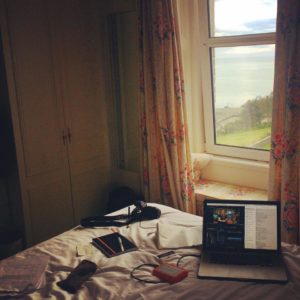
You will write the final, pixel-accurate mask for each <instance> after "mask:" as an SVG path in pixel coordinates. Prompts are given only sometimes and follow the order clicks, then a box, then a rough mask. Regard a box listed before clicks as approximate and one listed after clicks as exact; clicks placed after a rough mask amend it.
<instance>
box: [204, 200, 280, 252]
mask: <svg viewBox="0 0 300 300" xmlns="http://www.w3.org/2000/svg"><path fill="white" fill-rule="evenodd" d="M206 216H207V218H206V233H205V234H206V237H205V238H206V247H207V248H209V249H211V250H244V249H245V250H247V249H262V250H276V249H277V207H276V205H255V204H245V205H242V204H224V205H223V204H220V203H208V204H207V207H206Z"/></svg>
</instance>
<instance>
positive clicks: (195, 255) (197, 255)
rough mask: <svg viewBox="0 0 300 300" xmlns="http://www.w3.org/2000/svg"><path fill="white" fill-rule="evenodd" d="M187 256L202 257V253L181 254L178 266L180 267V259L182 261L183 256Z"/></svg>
mask: <svg viewBox="0 0 300 300" xmlns="http://www.w3.org/2000/svg"><path fill="white" fill-rule="evenodd" d="M187 256H193V257H201V254H183V255H181V256H180V257H179V258H178V260H177V263H176V266H177V267H178V266H179V263H180V261H181V260H182V259H183V258H185V257H187Z"/></svg>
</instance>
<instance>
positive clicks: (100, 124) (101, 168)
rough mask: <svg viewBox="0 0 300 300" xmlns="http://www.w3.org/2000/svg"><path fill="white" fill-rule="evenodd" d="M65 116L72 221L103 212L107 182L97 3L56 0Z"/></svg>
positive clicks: (105, 134) (106, 140)
mask: <svg viewBox="0 0 300 300" xmlns="http://www.w3.org/2000/svg"><path fill="white" fill-rule="evenodd" d="M58 2H59V3H60V10H59V11H58V12H57V14H58V15H59V19H60V20H61V24H60V25H59V24H57V25H59V26H58V27H57V32H58V35H60V38H61V41H60V45H61V46H62V48H63V54H64V56H63V58H62V69H63V70H64V72H63V82H64V89H63V90H64V97H63V98H64V104H65V106H64V107H65V115H66V120H67V121H66V122H67V128H68V134H69V144H68V149H69V162H70V173H71V181H72V194H73V203H74V210H75V220H76V222H79V220H80V219H81V218H82V217H86V216H89V215H97V214H99V213H103V212H104V209H105V206H106V203H105V201H104V200H105V197H104V196H105V192H106V188H107V185H108V184H109V182H110V173H109V171H110V158H109V150H108V135H107V131H108V128H107V125H106V124H107V122H106V103H105V96H104V95H105V93H104V90H105V88H106V87H105V86H104V76H105V74H104V67H103V45H102V43H103V34H102V31H101V30H103V27H104V23H103V24H102V23H101V20H102V21H104V18H102V19H101V17H100V16H99V15H98V13H97V1H94V0H90V1H81V0H73V1H67V0H63V1H61V0H60V1H58Z"/></svg>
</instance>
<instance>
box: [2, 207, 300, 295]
mask: <svg viewBox="0 0 300 300" xmlns="http://www.w3.org/2000/svg"><path fill="white" fill-rule="evenodd" d="M148 205H149V206H155V207H157V208H159V209H160V210H161V212H162V214H161V217H160V218H159V219H156V220H151V221H142V222H137V223H134V224H130V225H129V226H123V227H114V228H111V227H104V228H82V227H81V226H77V227H75V228H73V229H71V230H69V231H66V232H64V233H62V234H60V235H57V236H55V237H53V238H51V239H49V240H47V241H45V242H42V243H40V244H38V245H36V246H34V247H32V248H29V249H27V250H25V251H23V252H22V253H21V255H22V256H24V257H34V256H41V255H43V256H47V257H48V259H49V260H48V264H47V268H46V271H45V284H44V286H43V287H42V288H41V289H38V290H36V291H34V292H32V293H29V294H26V295H23V296H21V297H19V298H18V299H104V300H109V299H116V300H122V299H127V300H138V299H149V300H150V299H153V300H154V299H189V300H192V299H206V300H210V299H211V300H219V299H230V300H234V299H243V300H247V299H249V300H250V299H270V300H275V299H286V300H288V299H300V296H299V295H300V247H299V246H296V245H290V244H285V243H283V244H282V252H283V257H284V260H285V264H286V267H287V270H288V276H289V282H288V283H286V284H264V283H254V282H237V281H218V280H203V279H199V278H197V271H198V266H199V258H198V257H197V255H199V254H200V253H201V246H199V245H197V243H201V239H202V237H201V226H202V217H199V216H195V215H191V214H188V213H184V212H181V211H179V210H176V209H174V208H171V207H167V206H164V205H160V204H154V203H150V204H148ZM126 212H127V208H125V209H123V210H120V211H118V212H116V214H119V213H126ZM163 224H168V226H169V228H173V229H174V230H173V231H172V241H173V242H170V244H169V245H168V243H166V240H164V241H163V242H162V241H160V238H159V230H158V228H160V225H163ZM197 226H198V227H199V238H198V237H197V236H196V237H195V235H197V230H195V228H197ZM161 228H162V227H161ZM185 229H186V231H185ZM191 229H192V230H191ZM116 230H117V231H119V232H120V233H121V234H122V235H123V236H125V237H126V238H128V239H129V240H131V241H132V242H133V243H134V244H136V245H137V247H138V249H137V250H136V251H132V252H128V253H125V254H122V255H119V256H115V257H110V258H107V257H106V256H105V255H104V254H103V253H102V252H101V251H99V250H98V249H96V248H95V249H94V250H93V251H92V253H89V254H87V255H81V256H79V255H78V253H77V249H78V246H80V245H81V246H82V245H89V244H90V243H91V241H92V239H93V238H95V237H98V236H101V235H105V234H109V233H111V232H112V231H116ZM189 230H190V231H189ZM174 232H180V235H182V234H183V233H182V232H191V234H193V235H194V236H193V238H192V239H187V241H188V242H189V241H192V242H191V243H194V244H193V245H184V244H182V242H181V243H179V245H180V247H178V245H177V244H176V242H175V241H176V239H175V241H174ZM170 235H171V232H170ZM179 238H180V237H179ZM195 241H196V242H195ZM188 242H187V243H188ZM161 245H163V246H161ZM188 246H189V247H188ZM190 246H191V247H190ZM170 249H172V250H173V251H174V252H175V255H173V256H170V257H169V258H166V259H167V261H168V262H169V263H173V264H176V262H177V260H178V258H179V257H180V255H189V256H185V257H184V258H182V259H181V260H180V266H181V267H183V268H185V269H187V270H188V271H189V273H188V276H187V277H186V278H185V279H183V280H182V281H180V282H177V283H174V284H169V283H167V282H161V283H157V284H153V283H145V282H141V281H138V280H136V279H134V278H132V277H131V275H130V274H131V272H132V270H133V269H134V268H135V267H137V266H138V265H141V264H158V263H159V260H158V258H157V255H159V254H162V253H164V252H166V251H168V250H170ZM19 255H20V254H19ZM10 259H14V257H12V258H10ZM84 259H88V260H91V261H93V262H94V263H96V264H97V270H96V272H95V273H94V275H93V276H91V277H90V278H89V279H88V280H87V281H86V282H85V283H84V284H83V285H82V287H81V288H80V289H79V290H78V292H77V293H76V294H69V293H68V292H66V291H64V290H62V289H61V288H60V287H59V286H58V285H57V282H59V281H61V280H63V279H65V278H66V277H67V276H68V274H69V273H70V272H71V271H72V270H73V269H74V268H75V267H76V266H77V265H78V264H79V263H80V262H81V261H82V260H84ZM151 271H152V269H151V267H145V269H142V270H140V271H138V272H137V273H135V274H136V275H137V276H139V278H144V279H153V278H154V277H153V276H152V275H151ZM0 287H1V282H0Z"/></svg>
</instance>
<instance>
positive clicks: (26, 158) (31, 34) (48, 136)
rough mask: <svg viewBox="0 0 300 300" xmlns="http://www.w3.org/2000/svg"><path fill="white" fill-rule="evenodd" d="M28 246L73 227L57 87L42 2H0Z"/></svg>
mask: <svg viewBox="0 0 300 300" xmlns="http://www.w3.org/2000/svg"><path fill="white" fill-rule="evenodd" d="M1 30H2V36H3V44H4V52H5V60H6V71H7V79H8V85H9V97H10V103H11V111H12V116H13V127H14V135H15V140H16V149H17V158H18V165H19V176H20V184H21V191H22V202H23V210H24V219H25V226H26V238H27V244H28V245H32V244H34V243H37V242H39V241H42V240H45V239H47V238H49V237H51V236H53V235H55V234H57V233H60V232H62V231H64V230H66V229H68V228H70V227H72V226H73V225H74V214H73V206H72V201H71V192H70V190H71V186H70V177H69V171H68V161H67V151H66V145H65V144H64V142H63V130H64V128H65V124H64V116H63V107H62V105H61V95H60V83H59V82H58V80H57V77H56V68H57V66H56V63H55V60H54V59H53V44H52V36H51V32H50V27H49V18H48V13H47V9H46V6H45V1H39V0H19V1H18V0H9V1H3V2H1Z"/></svg>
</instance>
